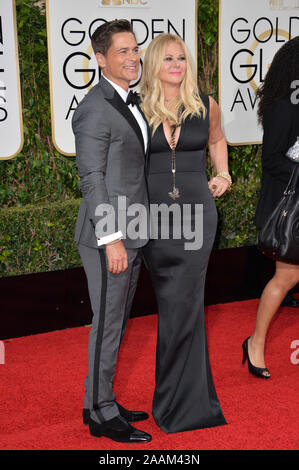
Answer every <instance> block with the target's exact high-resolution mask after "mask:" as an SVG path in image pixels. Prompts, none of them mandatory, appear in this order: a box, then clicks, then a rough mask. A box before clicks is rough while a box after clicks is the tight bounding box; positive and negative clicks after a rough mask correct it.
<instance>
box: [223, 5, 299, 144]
mask: <svg viewBox="0 0 299 470" xmlns="http://www.w3.org/2000/svg"><path fill="white" fill-rule="evenodd" d="M298 35H299V0H250V1H248V0H220V8H219V104H220V107H221V111H222V124H223V130H224V133H225V136H226V139H227V142H228V143H229V144H231V145H246V144H254V143H261V140H262V129H261V128H260V127H259V126H258V125H257V118H256V109H257V100H256V91H257V89H258V87H259V86H260V85H261V84H262V82H263V79H264V77H265V74H266V72H267V70H268V67H269V65H270V63H271V61H272V58H273V56H274V54H275V52H276V51H277V50H278V49H279V48H280V47H281V46H282V45H283V43H285V42H286V41H288V40H289V39H291V38H292V37H295V36H298ZM298 78H299V77H298Z"/></svg>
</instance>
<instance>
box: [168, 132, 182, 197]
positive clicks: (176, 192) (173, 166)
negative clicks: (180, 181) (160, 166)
mask: <svg viewBox="0 0 299 470" xmlns="http://www.w3.org/2000/svg"><path fill="white" fill-rule="evenodd" d="M178 127H181V124H179V125H177V124H174V125H170V129H171V173H172V191H170V192H169V193H168V195H169V197H171V198H172V199H173V200H176V199H177V198H179V197H180V192H179V188H177V187H176V179H175V177H176V157H175V147H176V144H175V131H176V130H177V128H178Z"/></svg>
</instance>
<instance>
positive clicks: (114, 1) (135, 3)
mask: <svg viewBox="0 0 299 470" xmlns="http://www.w3.org/2000/svg"><path fill="white" fill-rule="evenodd" d="M148 3H149V0H101V4H102V5H103V6H104V7H118V6H123V7H125V6H131V7H145V6H148Z"/></svg>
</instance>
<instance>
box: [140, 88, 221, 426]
mask: <svg viewBox="0 0 299 470" xmlns="http://www.w3.org/2000/svg"><path fill="white" fill-rule="evenodd" d="M202 100H203V102H204V104H205V106H206V108H207V116H206V118H205V119H203V118H199V117H193V118H192V119H189V118H187V119H186V121H185V122H183V123H182V125H181V130H180V135H179V139H178V142H177V146H176V171H177V172H176V186H177V187H178V189H179V192H180V197H179V198H178V199H176V200H175V201H174V200H173V199H171V198H170V196H169V194H168V192H170V191H172V173H171V149H170V146H169V144H168V142H167V140H166V137H165V134H164V130H163V125H162V124H161V125H160V126H159V127H158V129H157V130H156V132H155V134H154V136H153V137H152V142H151V153H150V157H149V163H148V170H147V172H148V190H149V198H150V203H151V205H152V206H151V207H157V205H160V204H162V203H165V204H167V206H169V205H171V204H174V203H175V204H179V205H180V208H181V213H183V204H192V207H193V208H194V207H195V206H194V204H195V203H196V204H202V205H203V244H202V247H201V248H200V249H198V250H186V249H184V244H185V242H186V241H189V242H190V240H189V239H188V236H187V237H186V238H182V239H177V238H174V237H173V238H172V239H168V240H167V239H163V238H162V237H161V238H156V237H157V235H154V239H151V240H150V241H149V243H148V244H147V245H146V247H145V248H144V249H143V254H144V261H145V264H146V266H147V268H148V270H149V273H150V276H151V279H152V282H153V287H154V291H155V294H156V298H157V303H158V339H157V359H156V387H155V392H154V398H153V416H154V418H155V421H156V423H157V424H158V426H159V427H160V428H161V429H162V430H163V431H165V432H168V433H172V432H180V431H187V430H191V429H201V428H206V427H212V426H220V425H222V424H226V421H225V418H224V416H223V414H222V411H221V407H220V404H219V401H218V398H217V395H216V391H215V388H214V384H213V379H212V375H211V371H210V363H209V356H208V348H207V339H206V331H205V321H204V286H205V277H206V270H207V265H208V260H209V256H210V252H211V249H212V245H213V242H214V238H215V232H216V224H217V212H216V207H215V202H214V199H213V196H212V195H211V193H210V190H209V188H208V181H207V176H206V144H207V140H208V133H209V99H208V96H202ZM194 214H195V212H194V211H193V223H194V217H195V215H194ZM170 220H172V219H171V218H170ZM160 224H161V222H160ZM160 228H161V227H160ZM173 228H174V224H173V221H172V222H170V235H171V233H172V232H173V231H174V230H173ZM193 228H194V227H193ZM176 229H177V227H176ZM152 233H155V231H154V232H152ZM160 235H161V234H160Z"/></svg>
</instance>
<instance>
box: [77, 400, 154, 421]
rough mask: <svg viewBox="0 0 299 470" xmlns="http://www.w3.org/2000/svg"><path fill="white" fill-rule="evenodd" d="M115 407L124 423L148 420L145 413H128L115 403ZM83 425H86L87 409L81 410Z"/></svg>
mask: <svg viewBox="0 0 299 470" xmlns="http://www.w3.org/2000/svg"><path fill="white" fill-rule="evenodd" d="M116 404H117V407H118V410H119V414H120V415H121V416H122V417H123V418H125V420H126V421H128V422H129V423H136V421H143V420H144V419H147V418H148V414H147V413H145V411H129V410H126V408H124V407H123V406H121V405H120V404H119V403H117V402H116ZM82 416H83V424H86V425H87V424H88V420H89V416H90V411H89V409H87V408H83V413H82Z"/></svg>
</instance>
